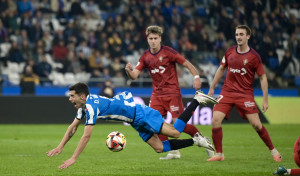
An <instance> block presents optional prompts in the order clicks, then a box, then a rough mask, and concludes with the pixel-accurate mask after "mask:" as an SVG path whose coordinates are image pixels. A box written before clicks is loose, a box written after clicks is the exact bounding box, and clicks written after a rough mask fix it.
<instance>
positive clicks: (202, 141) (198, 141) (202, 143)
mask: <svg viewBox="0 0 300 176" xmlns="http://www.w3.org/2000/svg"><path fill="white" fill-rule="evenodd" d="M193 140H194V144H195V145H197V146H199V147H204V148H206V149H209V150H212V151H215V148H214V146H213V145H212V144H211V142H210V140H209V139H208V138H207V137H203V136H201V135H199V136H195V137H193Z"/></svg>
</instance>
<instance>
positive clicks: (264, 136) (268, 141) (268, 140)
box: [257, 126, 274, 150]
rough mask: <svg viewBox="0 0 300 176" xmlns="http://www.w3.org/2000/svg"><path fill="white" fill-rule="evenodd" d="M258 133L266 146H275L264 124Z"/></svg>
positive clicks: (271, 147)
mask: <svg viewBox="0 0 300 176" xmlns="http://www.w3.org/2000/svg"><path fill="white" fill-rule="evenodd" d="M257 133H258V135H259V137H260V138H261V139H262V140H263V141H264V143H265V144H266V146H267V147H268V148H269V150H273V149H274V146H273V143H272V141H271V138H270V136H269V133H268V131H267V129H266V128H265V127H264V126H262V128H261V129H260V130H259V131H257Z"/></svg>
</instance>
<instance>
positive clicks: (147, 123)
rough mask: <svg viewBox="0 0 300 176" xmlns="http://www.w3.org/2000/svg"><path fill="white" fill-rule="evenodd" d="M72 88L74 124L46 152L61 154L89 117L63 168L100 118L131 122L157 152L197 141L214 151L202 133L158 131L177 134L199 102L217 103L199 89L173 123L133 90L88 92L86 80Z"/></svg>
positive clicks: (174, 148)
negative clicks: (137, 97) (182, 136)
mask: <svg viewBox="0 0 300 176" xmlns="http://www.w3.org/2000/svg"><path fill="white" fill-rule="evenodd" d="M69 91H70V97H69V101H70V102H71V103H73V104H74V106H75V108H77V109H78V111H77V115H76V117H75V119H74V121H73V122H72V124H71V125H70V126H69V127H68V129H67V131H66V133H65V135H64V137H63V139H62V140H61V142H60V144H59V145H58V146H57V147H56V148H55V149H53V150H50V151H49V152H47V155H48V156H53V155H55V154H56V155H58V154H60V153H61V152H62V149H63V147H64V146H65V145H66V143H67V142H68V141H69V140H70V139H71V137H72V136H73V135H74V134H75V132H76V130H77V128H78V126H79V124H80V121H81V120H82V119H84V118H86V123H85V125H86V126H85V128H84V133H83V135H82V137H81V139H80V142H79V144H78V146H77V148H76V150H75V152H74V154H73V156H72V157H71V158H70V159H68V160H67V161H65V162H63V164H62V165H60V166H59V168H60V169H65V168H67V167H69V166H70V165H72V164H74V163H75V161H76V159H77V158H78V156H79V155H80V153H81V152H82V151H83V150H84V148H85V146H86V145H87V143H88V141H89V139H90V137H91V135H92V131H93V128H94V125H95V124H96V120H97V119H104V120H117V121H124V122H127V123H129V124H130V125H131V126H132V127H133V128H134V129H136V130H137V132H138V133H139V135H140V137H141V138H142V139H143V140H144V141H145V142H146V143H148V144H149V145H150V146H151V147H152V148H153V149H154V150H155V151H156V152H157V153H161V152H168V151H170V150H177V149H181V148H185V147H189V146H192V145H194V144H195V145H197V146H199V147H205V148H207V149H209V150H212V151H214V148H213V146H212V145H211V143H210V141H209V140H208V139H207V138H205V137H203V136H201V135H199V136H197V137H193V138H191V139H180V140H178V139H171V140H166V141H163V142H162V141H161V140H160V139H159V138H158V134H163V135H166V136H169V137H173V138H178V137H179V136H180V134H181V133H182V131H183V129H184V128H185V126H186V123H187V122H188V121H189V119H190V118H191V115H192V112H193V111H194V110H195V109H196V108H197V106H198V105H199V104H202V105H205V104H206V103H218V102H217V101H216V100H215V99H214V98H212V97H210V96H208V95H205V94H203V93H202V92H200V91H196V94H195V96H194V99H193V101H192V102H191V104H190V105H189V106H188V107H187V108H186V110H185V111H184V112H183V113H182V114H181V115H180V116H179V118H178V119H177V120H176V122H175V123H174V126H172V125H170V124H168V123H166V122H164V119H163V117H162V116H161V114H160V113H159V112H158V111H157V110H154V109H152V108H150V107H148V106H145V105H140V104H135V103H134V101H133V97H132V94H131V93H130V92H123V93H121V94H119V95H116V96H115V97H114V98H107V97H102V96H98V95H94V94H89V88H88V86H87V85H86V84H84V83H77V84H75V85H73V86H71V87H69Z"/></svg>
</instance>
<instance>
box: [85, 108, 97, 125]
mask: <svg viewBox="0 0 300 176" xmlns="http://www.w3.org/2000/svg"><path fill="white" fill-rule="evenodd" d="M85 109H86V122H85V125H95V124H96V121H97V108H96V107H93V106H92V105H91V104H86V105H85Z"/></svg>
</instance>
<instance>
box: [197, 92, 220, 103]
mask: <svg viewBox="0 0 300 176" xmlns="http://www.w3.org/2000/svg"><path fill="white" fill-rule="evenodd" d="M194 99H195V100H197V101H198V103H199V104H204V105H206V104H207V103H212V104H218V103H219V102H218V101H217V100H216V99H215V98H214V97H211V96H209V95H206V94H205V93H203V92H202V91H200V90H197V91H196V93H195V96H194Z"/></svg>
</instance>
